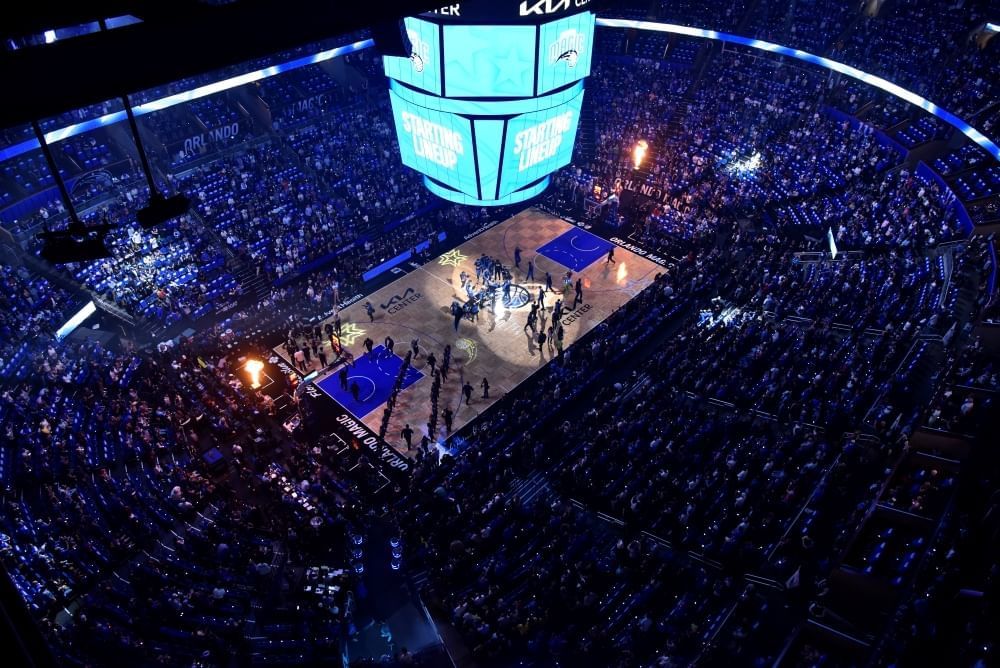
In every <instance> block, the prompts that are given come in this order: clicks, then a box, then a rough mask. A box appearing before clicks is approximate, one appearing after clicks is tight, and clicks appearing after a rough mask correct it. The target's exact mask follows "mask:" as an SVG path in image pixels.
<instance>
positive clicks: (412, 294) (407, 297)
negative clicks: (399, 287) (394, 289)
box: [379, 288, 422, 313]
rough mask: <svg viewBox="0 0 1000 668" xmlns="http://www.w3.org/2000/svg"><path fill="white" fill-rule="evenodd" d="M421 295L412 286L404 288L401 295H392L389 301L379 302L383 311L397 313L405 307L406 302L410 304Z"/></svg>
mask: <svg viewBox="0 0 1000 668" xmlns="http://www.w3.org/2000/svg"><path fill="white" fill-rule="evenodd" d="M421 296H422V295H421V294H420V293H419V292H417V291H416V290H414V289H413V288H406V290H405V291H404V292H403V294H401V295H393V296H392V298H391V299H389V301H387V302H386V303H385V304H379V306H380V307H381V308H382V310H383V311H388V312H389V313H398V312H399V311H402V310H403V309H404V308H406V305H407V304H412V303H413V302H415V301H417V300H418V299H420V297H421Z"/></svg>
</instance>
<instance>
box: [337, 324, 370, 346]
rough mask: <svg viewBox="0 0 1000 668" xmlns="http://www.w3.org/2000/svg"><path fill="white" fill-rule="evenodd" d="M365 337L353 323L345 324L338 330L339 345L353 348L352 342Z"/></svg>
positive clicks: (363, 332) (362, 331) (361, 330)
mask: <svg viewBox="0 0 1000 668" xmlns="http://www.w3.org/2000/svg"><path fill="white" fill-rule="evenodd" d="M364 335H365V330H363V329H361V328H360V327H358V326H357V325H355V324H354V323H353V322H348V323H345V324H344V325H342V326H341V328H340V345H342V346H353V345H354V342H355V341H357V340H358V339H359V338H360V337H362V336H364Z"/></svg>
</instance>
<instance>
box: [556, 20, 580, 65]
mask: <svg viewBox="0 0 1000 668" xmlns="http://www.w3.org/2000/svg"><path fill="white" fill-rule="evenodd" d="M583 42H584V37H583V33H581V32H580V31H579V30H572V29H570V30H564V31H563V32H561V33H559V37H557V38H556V39H555V40H554V41H553V42H552V43H551V44H549V48H548V53H549V62H550V63H552V64H553V65H555V64H556V63H559V62H565V63H566V67H569V68H573V67H576V64H577V62H578V61H579V60H580V52H581V51H583V46H584V45H583Z"/></svg>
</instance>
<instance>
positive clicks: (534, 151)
mask: <svg viewBox="0 0 1000 668" xmlns="http://www.w3.org/2000/svg"><path fill="white" fill-rule="evenodd" d="M572 125H573V112H572V111H567V112H565V113H562V114H559V115H558V116H555V117H553V118H550V119H548V120H545V121H542V122H541V123H539V124H537V125H534V126H532V127H530V128H527V129H525V130H521V131H520V132H518V133H517V135H516V136H515V137H514V155H516V156H518V161H517V171H519V172H523V171H524V170H526V169H528V168H529V167H534V166H535V165H537V164H538V163H540V162H544V161H545V160H548V159H549V158H551V157H552V156H554V155H555V154H556V151H558V150H559V145H560V144H562V139H563V135H564V134H565V133H566V132H567V131H569V129H570V127H572Z"/></svg>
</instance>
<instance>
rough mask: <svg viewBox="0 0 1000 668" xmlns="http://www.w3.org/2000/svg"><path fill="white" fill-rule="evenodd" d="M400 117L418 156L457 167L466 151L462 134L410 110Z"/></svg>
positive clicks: (449, 166)
mask: <svg viewBox="0 0 1000 668" xmlns="http://www.w3.org/2000/svg"><path fill="white" fill-rule="evenodd" d="M400 117H401V118H402V120H403V131H404V132H406V133H407V134H409V135H410V137H412V139H413V152H414V153H416V154H417V157H418V158H426V159H427V160H430V161H431V162H433V163H435V164H438V165H441V166H442V167H447V168H448V169H454V168H455V165H457V164H458V156H460V155H463V154H464V153H465V146H464V145H463V144H462V135H460V134H459V133H458V132H455V131H454V130H450V129H448V128H446V127H444V126H443V125H438V124H437V123H432V122H431V121H428V120H426V119H423V118H420V117H419V116H417V115H416V114H411V113H410V112H408V111H404V112H403V113H402V114H401V115H400Z"/></svg>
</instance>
